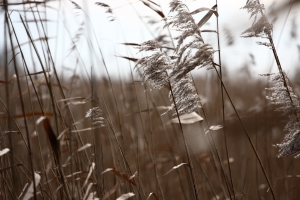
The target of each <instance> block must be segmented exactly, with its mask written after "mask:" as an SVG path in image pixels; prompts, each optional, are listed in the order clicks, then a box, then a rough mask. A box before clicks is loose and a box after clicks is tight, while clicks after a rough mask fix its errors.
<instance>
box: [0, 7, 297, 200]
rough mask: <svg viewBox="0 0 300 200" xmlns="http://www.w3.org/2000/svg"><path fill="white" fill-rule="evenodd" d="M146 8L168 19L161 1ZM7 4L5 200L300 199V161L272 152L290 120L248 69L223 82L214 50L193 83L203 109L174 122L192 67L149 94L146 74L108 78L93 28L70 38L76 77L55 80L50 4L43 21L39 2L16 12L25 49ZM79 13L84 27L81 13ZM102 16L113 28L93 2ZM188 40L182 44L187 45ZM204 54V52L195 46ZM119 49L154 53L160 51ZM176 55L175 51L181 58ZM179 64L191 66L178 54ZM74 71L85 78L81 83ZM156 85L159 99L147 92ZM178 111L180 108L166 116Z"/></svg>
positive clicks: (1, 172) (2, 78) (2, 74)
mask: <svg viewBox="0 0 300 200" xmlns="http://www.w3.org/2000/svg"><path fill="white" fill-rule="evenodd" d="M143 2H144V6H146V7H148V9H152V10H153V11H155V12H156V14H158V15H159V16H160V17H162V18H163V17H165V14H164V13H163V12H162V11H161V10H160V9H159V6H158V5H156V4H155V3H154V2H152V1H143ZM174 2H175V3H176V2H177V1H174ZM7 3H11V2H9V1H3V5H1V7H0V10H1V9H2V10H1V11H3V13H4V14H3V15H4V23H3V27H4V29H3V30H4V31H1V32H2V33H4V34H3V35H4V45H3V46H0V47H1V48H4V52H3V53H1V56H0V70H1V71H0V103H1V104H0V119H1V120H0V128H1V137H0V150H1V151H0V199H3V200H4V199H5V200H6V199H30V198H33V199H53V200H54V199H83V200H86V199H101V200H104V199H119V200H121V199H127V198H131V199H165V200H169V199H209V200H213V199H215V200H216V199H232V200H238V199H297V198H298V196H299V194H300V193H299V191H300V190H299V184H298V182H299V181H298V179H299V174H300V171H299V169H300V168H299V167H300V166H299V164H298V160H296V159H294V158H292V157H283V158H278V149H276V148H274V147H273V145H274V144H278V143H280V142H281V141H282V140H283V137H284V131H283V129H284V127H285V125H286V123H287V122H288V121H289V118H288V117H286V116H283V115H281V114H280V113H279V112H277V111H275V109H276V108H278V106H277V105H273V104H271V103H270V101H269V100H267V99H266V95H267V94H268V95H270V94H269V93H268V91H266V90H265V88H266V87H270V84H272V83H270V82H267V78H266V77H259V78H253V77H249V71H247V67H245V68H243V69H242V70H241V71H240V72H239V76H238V77H236V76H235V75H234V76H233V75H231V74H229V73H230V72H225V70H224V69H226V67H227V66H225V65H223V66H222V68H223V72H222V70H220V68H219V67H220V66H221V61H220V60H219V61H218V63H215V62H213V61H212V60H213V58H214V57H211V55H210V54H211V53H212V52H211V50H210V48H208V50H207V51H208V52H206V53H207V54H205V56H203V57H205V59H206V60H205V61H202V60H201V61H199V62H200V63H201V65H202V64H203V66H205V67H207V65H208V66H209V65H211V66H210V67H211V68H213V69H212V70H208V71H205V70H204V69H200V70H202V71H203V73H204V74H205V75H203V76H195V77H193V79H190V82H191V83H192V84H194V85H193V87H195V89H196V90H191V91H192V92H193V94H196V93H197V94H198V95H199V98H200V100H201V103H200V104H199V105H197V106H193V107H192V110H189V112H188V113H191V112H192V113H193V114H194V115H190V114H188V115H187V116H188V117H190V118H189V119H184V118H183V117H182V115H180V117H179V116H178V114H179V111H183V112H182V113H184V112H185V111H184V110H180V109H181V108H182V105H179V104H180V103H182V102H180V100H178V99H177V98H179V97H180V95H178V96H176V95H177V94H178V93H179V94H181V90H180V89H181V88H180V87H179V88H176V84H175V83H174V82H172V81H174V80H175V81H178V82H180V81H181V80H182V79H181V78H182V77H185V78H191V77H192V76H191V75H187V72H188V73H189V72H191V71H192V70H193V69H194V68H195V67H196V66H191V65H189V66H191V68H192V69H185V71H184V72H183V71H182V68H185V67H186V65H184V64H189V63H181V64H182V67H181V68H178V67H177V65H176V66H175V67H174V68H173V69H170V68H168V70H170V71H167V70H163V71H162V72H161V73H166V74H163V75H162V76H156V77H155V78H159V80H158V81H161V78H165V80H164V81H162V82H159V83H157V82H155V81H157V80H155V79H154V82H150V84H149V82H148V81H149V79H150V78H149V76H148V75H149V74H147V73H149V71H148V72H147V71H146V70H145V71H143V68H142V67H143V66H142V65H141V66H139V68H140V69H142V70H141V71H139V72H140V73H141V74H142V75H145V74H146V75H147V76H145V77H146V78H145V77H144V79H142V81H144V82H145V84H141V82H140V81H136V79H135V78H134V77H135V76H134V74H135V73H136V71H134V70H132V71H131V78H130V80H128V79H123V78H122V77H119V78H118V79H117V78H115V77H111V76H110V74H109V73H108V69H109V67H110V65H109V63H110V62H109V61H107V60H106V58H105V56H104V55H105V49H103V48H102V47H101V46H100V45H99V43H98V41H92V40H91V38H93V37H95V32H94V30H93V28H92V27H89V28H90V29H89V28H87V29H89V32H88V34H87V35H86V34H85V33H84V32H85V28H86V27H88V26H87V24H89V19H86V21H83V22H82V23H80V26H79V28H78V29H77V31H76V32H75V33H74V37H71V36H70V41H72V42H71V48H70V52H68V55H70V54H74V55H76V56H75V57H76V69H75V70H73V71H71V73H72V74H73V75H71V76H70V78H63V76H62V75H60V74H58V72H57V71H56V69H57V68H59V67H61V66H57V64H56V62H55V59H54V55H53V52H52V51H50V49H51V48H50V47H49V41H48V40H47V39H46V38H47V37H48V36H47V34H46V33H47V31H46V30H45V27H44V26H43V25H45V23H42V22H43V20H42V19H41V18H40V15H39V13H42V12H43V11H44V10H43V9H42V8H43V6H47V5H48V4H47V2H43V3H41V5H43V6H41V10H38V9H37V8H39V7H36V6H37V3H24V2H23V3H20V4H21V5H22V6H24V7H23V8H22V10H21V11H19V12H20V13H22V14H21V15H20V16H21V18H20V23H19V25H18V26H20V24H21V26H22V27H23V28H24V30H25V31H24V34H26V37H27V39H28V41H27V42H28V47H29V49H25V47H24V46H23V45H21V44H20V42H19V40H18V38H20V37H21V36H20V33H19V32H18V31H16V30H15V28H16V23H15V22H14V21H12V20H11V18H10V16H11V15H10V13H9V12H10V8H11V6H13V5H9V6H7V5H6V4H7ZM72 4H73V6H74V7H75V8H74V9H75V10H76V11H78V12H81V14H82V13H83V15H85V16H86V17H87V16H88V15H87V14H86V13H85V12H84V9H83V8H82V7H80V5H78V4H77V3H75V2H72ZM29 5H32V6H33V7H32V8H30V7H28V6H29ZM96 6H100V7H102V8H103V9H104V10H102V11H103V12H107V15H108V16H109V18H108V19H109V20H112V21H113V20H115V18H114V17H113V9H111V8H110V7H109V5H108V4H104V3H100V2H98V3H97V5H96ZM24 9H28V10H29V12H30V13H36V15H35V16H34V18H33V19H32V21H31V22H29V21H30V19H27V18H26V17H24V15H23V13H24ZM31 9H32V10H31ZM203 11H205V12H207V14H206V15H205V16H204V18H203V20H200V21H199V23H198V26H200V27H201V26H202V25H203V24H205V23H206V22H207V20H208V19H209V18H211V17H215V16H214V14H215V15H216V14H217V9H216V7H212V8H211V9H210V10H209V9H203ZM198 12H200V10H198ZM173 20H174V19H173ZM32 22H33V23H34V24H36V25H37V27H38V28H37V29H38V30H39V36H40V37H39V39H33V38H32V35H31V30H30V28H29V27H28V26H27V24H28V23H32ZM171 24H172V23H171ZM181 28H182V27H181ZM216 30H219V28H216ZM268 31H270V30H267V31H266V32H267V33H266V34H267V35H268V37H269V39H270V37H271V35H270V32H268ZM8 33H10V34H8ZM247 33H249V30H248V32H247ZM193 34H197V33H193ZM199 34H200V32H199ZM212 34H215V33H212ZM225 34H226V35H230V30H228V29H226V33H225ZM71 35H73V34H71ZM22 37H24V35H23V36H22ZM89 37H90V38H89ZM226 37H229V36H226ZM82 38H85V40H83V39H82ZM161 38H163V39H164V38H165V37H161ZM169 39H171V38H169ZM181 39H182V41H181V42H183V40H184V39H185V38H183V36H182V38H181ZM198 39H199V38H198ZM218 39H219V38H216V40H218ZM82 40H83V41H84V42H86V43H88V44H89V45H91V46H90V50H91V52H93V53H92V54H91V60H93V61H91V63H92V67H86V65H85V63H84V61H83V60H82V58H81V57H80V48H79V46H80V44H79V43H80V42H82ZM93 42H94V43H93ZM159 42H164V41H163V40H159ZM198 43H199V44H205V43H204V42H203V41H201V40H200V39H199V40H197V44H198ZM182 44H184V42H183V43H182ZM124 45H125V46H128V48H132V46H135V47H138V48H140V49H142V50H145V48H154V46H153V44H151V45H152V46H151V45H149V46H147V45H148V44H147V45H145V44H142V45H140V44H137V43H124ZM155 45H158V43H157V44H156V43H155ZM230 45H234V43H231V44H230ZM12 46H15V47H16V48H11V47H12ZM171 46H172V45H169V46H168V45H165V46H164V47H159V48H160V49H164V48H165V47H168V48H166V49H165V50H164V51H162V52H163V55H168V54H169V53H170V52H171V51H173V49H174V48H173V47H171ZM204 46H205V48H206V47H207V46H206V45H204ZM143 48H144V49H143ZM155 48H156V47H155ZM177 48H178V49H177V52H180V51H182V50H180V49H179V47H178V46H177ZM258 48H260V47H258ZM147 50H149V49H147ZM150 50H152V49H150ZM200 50H201V49H200ZM24 51H30V55H31V57H25V55H27V53H24ZM94 51H95V52H96V51H97V54H99V55H101V56H102V57H101V59H99V60H100V62H101V67H102V69H101V70H102V71H103V72H104V74H105V75H103V76H102V77H97V76H95V70H97V69H98V68H97V67H96V65H95V64H94V57H93V56H95V55H96V53H95V52H94ZM182 52H183V51H182ZM192 53H193V52H192ZM192 53H191V54H192ZM146 54H147V53H146ZM215 54H218V52H215ZM13 55H14V56H13ZM147 55H150V54H147ZM193 55H194V54H193ZM206 55H209V56H207V57H206ZM181 56H182V57H184V56H186V55H185V53H184V52H183V53H182V54H181ZM217 57H218V56H217V55H216V57H215V58H217ZM124 58H125V59H124ZM215 58H214V59H215ZM123 59H124V60H126V59H127V60H129V62H132V63H131V64H134V63H136V62H137V61H138V60H136V59H134V58H131V57H126V56H123ZM95 60H97V59H96V58H95ZM215 60H218V59H215ZM140 61H141V60H139V61H138V62H139V63H140ZM276 61H277V62H279V60H278V58H276ZM166 62H167V61H165V62H164V65H165V64H166ZM197 62H198V61H197ZM178 63H179V62H178ZM156 64H157V63H156ZM198 64H199V63H198ZM128 65H129V64H128ZM36 66H39V67H38V68H39V69H41V70H36ZM78 66H79V67H82V68H84V70H82V71H84V72H86V74H81V73H80V72H78V69H77V67H78ZM178 66H179V65H178ZM156 67H158V68H159V67H160V66H159V64H157V66H156ZM176 67H177V68H176ZM150 72H151V73H154V72H153V71H150ZM143 73H144V74H143ZM280 73H282V74H283V72H282V71H280ZM160 75H161V74H160ZM87 77H88V78H87ZM169 77H171V78H169ZM245 77H247V78H246V79H245ZM221 79H222V81H221ZM176 83H177V82H176ZM297 83H299V82H297V80H296V79H295V80H293V79H290V80H287V82H286V83H285V84H287V85H286V86H285V87H286V88H288V87H287V86H293V89H294V90H293V91H292V92H291V94H289V95H293V94H294V91H297V88H298V87H299V85H297ZM151 86H154V88H155V87H158V88H161V89H160V90H152V91H150V90H149V89H151V88H152V87H151ZM177 87H178V86H177ZM173 91H175V93H173ZM287 91H290V90H289V89H288V90H287ZM295 94H296V92H295ZM184 95H187V96H188V95H189V94H186V93H184ZM172 102H179V103H178V104H175V105H174V104H173V105H174V106H173V107H172V108H173V109H170V105H171V104H172ZM195 102H197V100H195ZM177 106H180V107H177ZM201 106H202V107H201ZM167 110H172V112H167V113H166V111H167ZM163 113H166V114H163ZM180 114H181V112H180ZM176 116H177V117H176ZM199 116H201V117H202V118H203V120H200V118H199ZM193 120H194V121H193ZM178 122H179V123H178ZM217 125H222V127H223V128H221V129H219V128H216V127H215V129H216V130H213V129H214V128H213V127H211V126H217ZM209 128H210V131H208V130H209ZM245 133H246V135H245ZM34 185H36V186H34Z"/></svg>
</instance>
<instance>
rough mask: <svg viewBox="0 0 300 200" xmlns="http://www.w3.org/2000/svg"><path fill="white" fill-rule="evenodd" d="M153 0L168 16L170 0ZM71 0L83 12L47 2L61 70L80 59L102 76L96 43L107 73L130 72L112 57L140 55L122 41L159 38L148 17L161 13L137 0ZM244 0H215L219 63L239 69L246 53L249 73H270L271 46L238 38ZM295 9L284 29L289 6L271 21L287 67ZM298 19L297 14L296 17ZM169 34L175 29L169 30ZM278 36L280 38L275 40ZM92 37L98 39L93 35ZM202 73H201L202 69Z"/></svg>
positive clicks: (196, 4)
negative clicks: (74, 45)
mask: <svg viewBox="0 0 300 200" xmlns="http://www.w3.org/2000/svg"><path fill="white" fill-rule="evenodd" d="M153 1H154V2H156V3H157V4H160V5H161V7H162V11H163V12H164V14H165V15H168V12H169V11H168V3H169V1H168V0H153ZM75 2H76V3H77V4H78V5H80V6H81V7H82V8H83V10H84V11H85V12H84V13H83V12H82V11H80V10H78V9H74V5H73V4H72V3H71V2H70V1H66V0H62V1H61V3H60V4H59V3H58V2H50V3H48V4H47V5H49V6H50V8H49V9H47V17H48V19H51V20H53V22H49V23H48V24H47V28H48V29H47V30H48V33H47V35H48V36H49V37H54V38H53V39H50V46H51V50H52V52H53V54H54V55H53V56H54V57H55V59H56V65H57V68H58V69H59V71H61V72H64V73H66V72H68V71H70V70H68V69H74V68H75V66H76V63H78V62H79V63H81V64H80V66H78V67H77V73H80V74H85V73H86V72H85V71H86V70H87V71H90V67H91V66H94V68H95V71H96V73H97V74H98V75H100V76H101V75H103V74H104V76H106V75H105V74H106V73H105V71H104V70H103V67H102V66H103V65H102V59H101V56H100V52H99V48H98V43H99V46H100V48H101V50H102V52H103V54H104V58H105V61H106V64H107V66H108V70H109V73H110V74H111V75H112V76H115V75H117V73H118V70H117V69H118V66H119V69H122V70H121V71H122V75H129V70H130V66H129V64H128V63H129V62H128V61H126V60H124V59H121V58H116V55H118V56H129V57H136V58H138V57H140V56H142V55H140V54H136V52H137V51H136V50H135V49H134V48H133V47H129V46H124V45H121V44H120V43H124V42H132V43H141V42H143V41H146V40H150V39H153V37H157V36H158V35H159V31H161V30H162V26H163V22H160V23H158V24H155V25H151V24H149V23H148V22H149V20H155V21H161V17H160V16H159V15H158V14H157V13H155V12H154V11H152V10H151V9H150V8H148V7H146V6H145V5H144V4H143V3H142V2H140V1H138V0H102V1H101V0H99V1H94V0H93V1H90V0H89V1H80V0H75ZM95 2H103V3H106V4H108V5H110V6H111V8H112V9H113V14H108V13H105V11H106V9H104V8H102V7H99V6H97V5H95ZM184 2H186V3H187V5H188V6H189V8H190V10H191V11H193V10H196V9H197V8H200V7H212V6H214V5H215V1H208V0H186V1H184ZM245 2H246V0H226V1H224V0H223V1H218V9H219V25H220V39H221V55H222V63H223V64H224V67H226V68H228V69H238V68H240V67H243V66H245V64H247V63H250V62H251V57H250V54H252V55H253V56H254V58H255V63H256V64H255V65H253V64H252V65H251V64H250V66H249V67H250V71H251V72H252V73H253V75H255V74H258V73H268V72H269V68H270V66H271V64H272V60H273V57H272V55H271V51H270V50H269V49H267V47H265V46H259V45H257V44H256V41H262V40H261V39H256V38H254V39H244V38H240V37H239V35H240V34H241V33H242V32H243V31H244V30H245V29H246V28H248V27H250V26H251V23H252V20H251V19H250V20H249V14H248V13H247V12H246V10H241V9H240V8H241V7H243V6H244V4H245ZM261 2H262V3H264V4H265V7H266V9H267V11H268V9H269V6H270V5H271V4H272V2H273V0H264V1H261ZM280 2H281V3H282V1H279V0H277V1H276V4H275V7H276V6H277V7H279V5H280ZM51 7H52V8H51ZM53 8H55V9H53ZM58 8H59V9H60V10H59V18H58V14H57V9H58ZM39 9H40V11H42V10H43V8H42V7H40V8H39ZM297 9H299V6H298V5H295V6H294V7H293V8H292V10H291V12H290V14H289V15H288V18H287V21H286V25H285V26H284V29H283V25H284V21H285V18H286V17H287V14H288V9H286V10H284V11H283V12H281V13H279V15H280V16H279V17H278V20H277V21H276V22H275V24H274V32H273V35H274V41H275V43H276V44H279V46H278V53H279V57H280V59H281V61H282V66H283V68H284V69H285V70H286V71H288V72H289V71H290V70H291V69H292V68H295V67H296V66H298V65H297V62H298V61H299V55H298V54H299V53H298V50H297V44H300V43H299V39H298V38H297V39H291V38H290V32H291V27H292V25H291V20H292V19H293V18H295V17H296V16H297V14H298V13H297ZM204 14H205V12H204V13H203V14H202V13H201V14H199V15H197V16H196V19H198V20H199V19H201V17H202V16H203V15H204ZM11 16H12V18H13V20H14V24H15V28H16V29H17V33H18V37H19V39H20V42H21V43H24V42H26V41H28V38H27V36H26V32H25V31H24V27H23V25H22V23H20V22H17V21H20V20H19V16H18V13H17V12H13V13H12V14H11ZM42 16H43V15H42ZM1 17H3V16H1ZM27 17H28V18H30V19H33V17H32V15H28V16H27ZM36 17H37V16H36ZM111 17H113V18H114V19H115V21H113V22H110V21H109V20H110V19H111ZM295 19H296V24H297V23H299V21H297V17H296V18H295ZM298 19H300V18H299V16H298ZM2 22H3V20H2ZM82 22H84V25H82V26H81V23H82ZM80 26H81V27H82V30H81V33H82V34H79V33H80V31H78V30H79V28H80ZM29 28H30V30H31V33H32V35H33V38H38V37H39V34H38V31H37V29H36V26H35V24H34V23H30V25H29ZM203 28H205V29H216V18H215V17H214V16H213V17H212V18H211V19H210V20H209V23H208V24H207V25H205V27H203ZM225 28H226V29H227V30H229V32H230V33H231V34H232V37H233V39H234V43H233V45H231V46H228V45H227V40H226V37H225V36H224V35H225V34H224V30H225ZM298 29H299V28H298ZM282 30H283V31H282ZM281 31H282V35H281ZM163 32H164V33H167V32H166V30H163ZM76 34H78V35H81V36H80V37H78V42H77V49H78V52H76V51H73V52H72V53H71V54H70V53H69V52H70V48H71V47H72V42H71V39H70V38H73V40H76V39H75V38H76ZM172 34H175V33H173V32H172ZM280 35H281V37H280V38H281V39H280V43H279V36H280ZM203 37H204V39H205V41H206V42H208V43H211V44H212V45H213V46H214V47H215V48H217V46H216V36H215V34H214V33H203ZM95 38H97V40H96V39H95ZM97 41H98V43H97ZM0 42H1V40H0ZM37 46H38V47H39V48H40V47H41V45H40V44H39V43H37ZM23 48H24V51H25V52H26V53H27V56H28V57H30V51H29V48H28V45H27V46H26V45H24V46H23ZM78 55H80V56H78ZM83 63H84V64H83ZM83 66H85V67H86V69H84V67H83ZM131 66H134V64H133V63H131ZM274 70H275V69H274ZM201 73H203V71H202V72H201Z"/></svg>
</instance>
